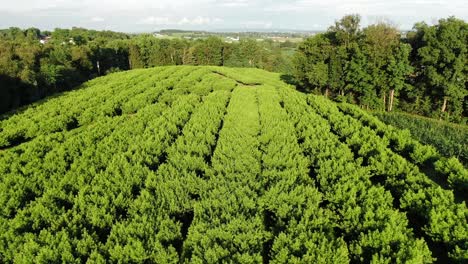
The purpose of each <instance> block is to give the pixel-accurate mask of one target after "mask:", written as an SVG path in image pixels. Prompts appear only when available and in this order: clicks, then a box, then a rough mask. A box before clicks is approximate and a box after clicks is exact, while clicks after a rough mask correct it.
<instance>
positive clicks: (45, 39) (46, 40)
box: [39, 36, 52, 44]
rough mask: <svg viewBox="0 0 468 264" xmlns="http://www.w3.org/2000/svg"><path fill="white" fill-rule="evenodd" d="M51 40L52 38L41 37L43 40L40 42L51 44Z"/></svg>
mask: <svg viewBox="0 0 468 264" xmlns="http://www.w3.org/2000/svg"><path fill="white" fill-rule="evenodd" d="M51 39H52V37H51V36H41V39H40V40H39V42H40V43H41V44H46V43H47V42H49V41H50V40H51Z"/></svg>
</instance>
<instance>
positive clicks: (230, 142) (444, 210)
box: [0, 66, 468, 263]
mask: <svg viewBox="0 0 468 264" xmlns="http://www.w3.org/2000/svg"><path fill="white" fill-rule="evenodd" d="M0 175H2V177H1V179H0V228H1V230H2V231H3V232H0V260H1V261H0V262H6V263H11V262H20V263H51V262H66V263H83V262H89V263H93V262H99V263H103V262H106V261H107V262H112V263H114V262H120V263H142V262H145V263H189V262H190V263H225V262H233V263H262V262H263V263H270V262H271V263H348V262H353V263H361V262H363V263H369V262H373V263H431V262H433V261H435V260H436V258H437V260H438V261H441V262H444V261H451V262H456V261H458V262H463V261H465V260H466V259H467V258H468V257H467V256H468V243H467V241H468V223H467V215H468V213H467V212H468V211H467V208H466V200H467V197H466V193H467V191H468V173H467V171H466V169H465V168H464V167H463V165H462V164H461V163H460V162H459V161H458V160H457V159H455V158H451V159H447V158H444V157H442V156H441V155H440V154H439V153H438V152H437V150H435V149H434V148H433V147H431V146H426V145H423V144H421V143H419V142H418V141H416V140H415V139H413V138H412V136H411V135H410V134H409V133H408V131H405V130H398V129H396V128H393V127H391V126H388V125H386V124H384V123H382V122H381V121H380V120H379V119H377V118H376V117H373V116H371V115H369V114H367V113H366V112H363V111H361V110H360V109H359V108H357V107H355V106H352V105H348V104H336V103H333V102H331V101H329V100H327V99H326V98H325V97H322V96H315V95H306V94H303V93H300V92H298V91H296V90H295V89H294V88H293V87H292V86H289V85H287V84H285V83H284V82H282V81H281V76H280V75H279V74H276V73H270V72H267V71H264V70H259V69H247V68H244V69H241V68H226V67H210V66H207V67H195V66H171V67H156V68H150V69H140V70H131V71H126V72H118V73H112V74H109V75H107V76H105V77H100V78H96V79H93V80H91V81H88V82H86V83H84V84H83V85H82V86H81V87H80V88H79V89H77V90H74V91H70V92H66V93H63V94H60V95H58V96H55V97H50V98H46V99H45V100H43V101H40V102H37V103H35V104H33V105H31V106H30V107H28V108H26V109H23V110H21V111H18V112H17V113H16V114H12V115H10V116H8V117H6V118H5V119H3V120H2V121H1V122H0Z"/></svg>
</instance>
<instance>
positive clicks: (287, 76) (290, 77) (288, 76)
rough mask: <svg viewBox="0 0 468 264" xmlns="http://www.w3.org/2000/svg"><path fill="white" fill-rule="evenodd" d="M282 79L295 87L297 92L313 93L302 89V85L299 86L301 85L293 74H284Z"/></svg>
mask: <svg viewBox="0 0 468 264" xmlns="http://www.w3.org/2000/svg"><path fill="white" fill-rule="evenodd" d="M280 79H281V80H282V81H283V82H285V83H287V84H289V85H292V86H295V88H296V90H297V91H299V92H301V93H311V91H310V90H309V89H307V88H305V87H302V86H301V85H299V83H298V82H297V81H296V79H295V78H294V76H293V75H291V74H282V75H281V76H280Z"/></svg>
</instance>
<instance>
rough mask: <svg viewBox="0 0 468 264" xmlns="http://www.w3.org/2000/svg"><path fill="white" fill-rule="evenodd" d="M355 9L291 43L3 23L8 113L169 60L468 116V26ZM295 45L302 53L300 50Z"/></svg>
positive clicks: (364, 102)
mask: <svg viewBox="0 0 468 264" xmlns="http://www.w3.org/2000/svg"><path fill="white" fill-rule="evenodd" d="M360 22H361V18H360V16H359V15H348V16H345V17H343V18H342V19H340V20H339V21H337V22H336V23H335V25H333V26H331V27H329V29H328V30H327V31H326V32H324V33H319V34H316V35H315V36H312V37H308V38H306V39H305V40H304V41H303V42H302V43H300V44H299V45H298V46H297V47H296V44H295V43H291V42H284V43H279V42H274V41H272V40H267V41H257V40H256V39H253V38H244V39H242V38H241V39H240V41H238V42H234V43H227V42H225V41H223V39H222V38H220V37H218V36H211V37H208V38H204V39H195V40H193V39H192V40H187V39H184V38H173V39H158V38H156V37H154V36H153V35H150V34H140V35H132V34H125V33H117V32H111V31H94V30H86V29H82V28H72V29H70V30H69V29H56V30H54V31H53V32H48V31H40V30H39V29H36V28H30V29H26V30H21V29H19V28H10V29H6V30H1V31H0V113H1V112H6V111H8V110H11V109H15V108H17V107H18V106H21V105H24V104H28V103H31V102H34V101H36V100H38V99H41V98H44V97H45V96H47V95H50V94H53V93H56V92H60V91H64V90H69V89H72V88H74V87H76V86H78V85H79V84H81V83H82V82H84V81H86V80H89V79H92V78H94V77H97V76H101V75H105V74H107V73H110V72H115V71H121V70H129V69H135V68H149V67H154V66H163V65H215V66H232V67H255V68H261V69H265V70H268V71H274V72H280V73H284V80H286V81H288V82H292V83H294V84H296V85H297V86H298V89H301V90H303V91H306V92H314V93H320V94H324V95H326V96H329V97H331V98H333V99H335V100H337V101H346V102H351V103H355V104H358V105H360V106H361V107H362V108H365V109H373V110H386V111H392V110H395V109H398V110H402V111H405V112H409V113H415V114H420V115H425V116H429V117H435V118H439V119H445V120H447V121H451V122H456V123H462V124H466V122H467V120H466V119H467V118H466V116H467V113H468V97H467V95H468V89H467V87H468V24H467V23H466V22H465V21H463V20H460V19H457V18H454V17H449V18H447V19H441V20H439V21H438V23H436V24H434V25H428V24H426V23H417V24H415V25H414V27H413V30H412V31H409V32H401V31H399V30H398V28H397V27H396V26H394V25H392V24H391V23H388V22H380V23H376V24H372V25H369V26H367V27H365V28H362V27H361V25H360ZM291 49H294V50H295V52H291Z"/></svg>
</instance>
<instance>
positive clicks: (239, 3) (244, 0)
mask: <svg viewBox="0 0 468 264" xmlns="http://www.w3.org/2000/svg"><path fill="white" fill-rule="evenodd" d="M252 2H254V1H249V0H222V1H220V2H219V3H220V4H221V5H222V6H225V7H246V6H248V5H249V4H251V3H252Z"/></svg>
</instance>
